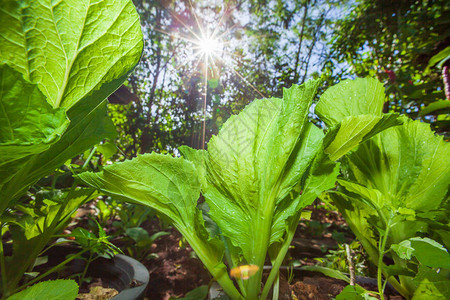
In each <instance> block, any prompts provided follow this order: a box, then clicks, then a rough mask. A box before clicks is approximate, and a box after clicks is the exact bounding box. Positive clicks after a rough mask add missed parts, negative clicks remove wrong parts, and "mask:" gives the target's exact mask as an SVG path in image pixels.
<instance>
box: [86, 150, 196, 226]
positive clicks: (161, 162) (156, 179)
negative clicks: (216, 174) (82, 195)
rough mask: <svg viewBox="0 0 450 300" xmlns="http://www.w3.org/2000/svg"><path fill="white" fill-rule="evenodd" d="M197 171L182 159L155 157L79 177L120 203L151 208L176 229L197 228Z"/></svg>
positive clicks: (154, 155) (163, 156)
mask: <svg viewBox="0 0 450 300" xmlns="http://www.w3.org/2000/svg"><path fill="white" fill-rule="evenodd" d="M195 172H196V170H195V167H194V166H193V165H192V164H191V163H190V162H188V161H186V160H184V159H181V158H173V157H171V156H166V155H158V154H156V153H152V154H144V155H142V156H138V157H136V158H135V159H133V160H129V161H125V162H122V163H116V164H113V165H111V166H107V167H105V168H104V169H103V171H102V172H99V173H91V172H85V173H82V174H80V175H79V177H80V178H81V179H82V180H83V181H84V182H86V183H87V184H89V185H90V186H92V187H95V188H97V189H99V190H101V191H104V192H107V193H108V194H111V195H114V196H115V197H116V198H117V199H121V200H124V201H127V202H133V203H137V204H142V205H147V206H150V207H152V208H154V209H156V210H158V211H159V212H161V213H163V214H164V215H166V216H167V217H168V218H170V219H171V220H172V221H173V222H174V223H175V224H176V226H177V227H183V228H184V227H185V228H189V227H192V228H193V227H195V221H196V218H197V217H196V216H197V215H198V214H199V213H200V211H199V210H198V209H197V199H198V198H199V195H200V184H199V182H198V177H197V175H196V173H195Z"/></svg>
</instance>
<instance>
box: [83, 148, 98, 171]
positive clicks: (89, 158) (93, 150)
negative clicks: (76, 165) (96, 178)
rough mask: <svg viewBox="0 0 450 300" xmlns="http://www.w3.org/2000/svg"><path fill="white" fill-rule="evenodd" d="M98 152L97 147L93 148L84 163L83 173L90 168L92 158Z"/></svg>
mask: <svg viewBox="0 0 450 300" xmlns="http://www.w3.org/2000/svg"><path fill="white" fill-rule="evenodd" d="M96 150H97V146H94V147H92V150H91V153H89V156H88V158H87V159H86V161H85V162H84V164H83V166H82V167H81V171H84V169H85V168H86V167H87V166H88V164H89V162H90V161H91V159H92V156H94V153H95V151H96Z"/></svg>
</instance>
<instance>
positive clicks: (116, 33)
mask: <svg viewBox="0 0 450 300" xmlns="http://www.w3.org/2000/svg"><path fill="white" fill-rule="evenodd" d="M0 28H1V31H0V63H6V64H9V65H11V66H12V67H13V68H14V69H16V70H17V71H19V72H21V73H22V74H24V76H25V78H26V79H28V80H30V81H31V82H33V83H36V84H38V86H39V88H40V90H41V91H42V92H43V94H44V95H45V96H46V97H47V101H48V102H49V103H50V104H51V105H52V106H53V107H65V108H70V107H72V106H73V105H74V104H75V103H77V102H78V101H80V100H81V99H85V100H86V101H98V100H99V99H100V100H103V99H105V98H106V97H107V96H109V94H111V93H112V92H113V91H114V90H115V89H117V88H118V87H119V86H120V85H121V83H122V82H119V81H117V80H116V79H117V78H125V77H126V75H127V74H128V72H129V71H130V70H131V69H132V67H133V66H134V65H135V64H136V63H137V62H138V60H139V57H140V54H141V51H142V46H143V40H142V32H141V30H140V24H139V16H138V14H137V12H136V10H135V8H134V6H133V3H132V1H131V0H102V1H95V2H92V1H90V0H64V1H50V0H39V1H31V0H26V1H16V0H5V1H2V9H1V10H0Z"/></svg>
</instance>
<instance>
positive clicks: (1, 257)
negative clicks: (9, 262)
mask: <svg viewBox="0 0 450 300" xmlns="http://www.w3.org/2000/svg"><path fill="white" fill-rule="evenodd" d="M0 268H2V271H1V275H2V294H3V295H2V298H3V297H7V296H9V295H8V292H7V288H8V285H7V281H6V264H5V253H4V250H3V224H2V223H1V222H0Z"/></svg>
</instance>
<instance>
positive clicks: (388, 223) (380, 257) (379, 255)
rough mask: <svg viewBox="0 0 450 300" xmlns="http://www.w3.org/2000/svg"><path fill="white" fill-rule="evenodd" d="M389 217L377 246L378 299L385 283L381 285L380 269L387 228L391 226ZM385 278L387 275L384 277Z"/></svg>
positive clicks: (387, 233) (382, 297) (387, 232)
mask: <svg viewBox="0 0 450 300" xmlns="http://www.w3.org/2000/svg"><path fill="white" fill-rule="evenodd" d="M391 220H392V219H391V218H389V220H388V222H387V224H386V232H385V234H384V235H380V241H379V246H378V249H379V250H378V272H377V273H378V276H377V281H378V292H379V294H380V299H381V300H384V287H385V285H383V278H382V271H383V257H384V250H385V248H386V243H387V239H388V235H389V229H390V226H391ZM386 280H387V277H386Z"/></svg>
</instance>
